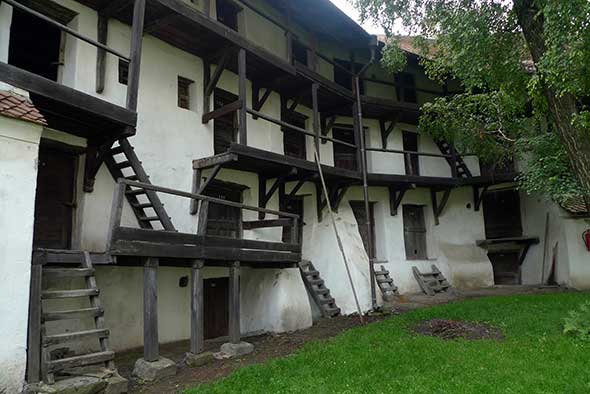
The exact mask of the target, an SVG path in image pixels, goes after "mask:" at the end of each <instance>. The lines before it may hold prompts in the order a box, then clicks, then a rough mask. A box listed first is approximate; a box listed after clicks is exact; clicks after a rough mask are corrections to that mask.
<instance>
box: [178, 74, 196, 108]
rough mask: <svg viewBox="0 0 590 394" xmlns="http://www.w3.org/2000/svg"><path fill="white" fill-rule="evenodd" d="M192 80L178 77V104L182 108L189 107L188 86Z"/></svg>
mask: <svg viewBox="0 0 590 394" xmlns="http://www.w3.org/2000/svg"><path fill="white" fill-rule="evenodd" d="M192 84H193V81H191V80H190V79H187V78H183V77H181V76H179V77H178V106H179V107H180V108H184V109H190V108H191V94H190V86H191V85H192Z"/></svg>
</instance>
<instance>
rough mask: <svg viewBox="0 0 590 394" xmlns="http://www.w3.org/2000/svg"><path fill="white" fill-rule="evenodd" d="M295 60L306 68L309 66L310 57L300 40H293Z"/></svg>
mask: <svg viewBox="0 0 590 394" xmlns="http://www.w3.org/2000/svg"><path fill="white" fill-rule="evenodd" d="M292 50H293V59H294V60H295V61H296V62H298V63H301V64H303V65H304V66H308V65H309V63H308V55H307V48H306V47H305V45H303V44H302V43H301V42H300V41H298V40H293V49H292Z"/></svg>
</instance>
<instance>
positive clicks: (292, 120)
mask: <svg viewBox="0 0 590 394" xmlns="http://www.w3.org/2000/svg"><path fill="white" fill-rule="evenodd" d="M281 118H282V120H283V121H284V122H287V123H289V124H292V125H293V126H296V127H299V128H302V129H305V122H306V120H307V117H306V116H305V115H302V114H300V113H298V112H295V111H289V110H288V109H283V111H282V113H281ZM283 149H284V152H285V156H291V157H296V158H298V159H303V160H306V159H307V149H306V138H305V134H303V133H300V132H298V131H295V130H293V129H288V128H286V127H283Z"/></svg>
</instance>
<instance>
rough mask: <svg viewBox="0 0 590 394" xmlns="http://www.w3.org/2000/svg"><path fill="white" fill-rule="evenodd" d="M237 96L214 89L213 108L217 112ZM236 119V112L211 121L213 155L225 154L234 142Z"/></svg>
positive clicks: (236, 126) (236, 127)
mask: <svg viewBox="0 0 590 394" xmlns="http://www.w3.org/2000/svg"><path fill="white" fill-rule="evenodd" d="M237 99H238V96H236V95H234V94H232V93H229V92H226V91H225V90H221V89H216V90H215V93H214V98H213V104H214V108H215V109H216V110H217V109H219V108H222V107H224V106H226V105H228V104H231V103H233V102H235V101H236V100H237ZM237 130H238V118H237V114H236V112H232V113H230V114H227V115H223V116H220V117H219V118H216V119H215V120H214V121H213V140H214V141H213V145H214V150H215V154H216V155H217V154H219V153H223V152H226V151H227V150H228V149H229V146H230V144H231V143H232V142H236V134H237Z"/></svg>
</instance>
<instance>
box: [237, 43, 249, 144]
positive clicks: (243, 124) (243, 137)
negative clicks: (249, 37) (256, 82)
mask: <svg viewBox="0 0 590 394" xmlns="http://www.w3.org/2000/svg"><path fill="white" fill-rule="evenodd" d="M238 74H239V93H240V100H241V101H242V105H241V107H240V109H239V112H238V117H239V119H238V122H239V131H238V143H239V144H240V145H248V126H247V121H248V113H247V102H248V95H247V92H246V50H245V49H244V48H241V49H240V51H239V54H238Z"/></svg>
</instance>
